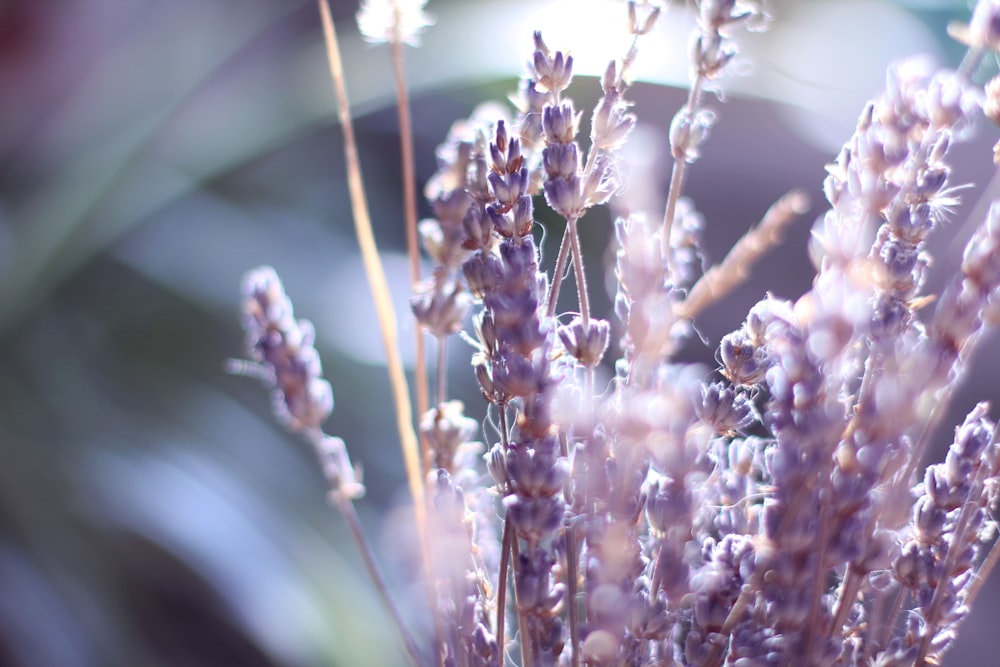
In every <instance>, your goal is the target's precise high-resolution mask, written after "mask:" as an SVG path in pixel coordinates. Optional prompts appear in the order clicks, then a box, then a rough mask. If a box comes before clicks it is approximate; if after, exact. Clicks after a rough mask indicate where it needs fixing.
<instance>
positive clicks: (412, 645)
mask: <svg viewBox="0 0 1000 667" xmlns="http://www.w3.org/2000/svg"><path fill="white" fill-rule="evenodd" d="M335 498H337V497H336V496H335ZM335 504H336V505H337V509H338V510H340V514H341V515H342V516H343V517H344V520H345V521H346V522H347V526H348V528H350V529H351V536H352V537H353V538H354V542H355V543H356V544H357V546H358V551H360V552H361V558H362V560H363V561H364V562H365V567H366V568H367V569H368V575H369V576H370V577H371V578H372V581H373V582H374V584H375V589H376V590H377V591H378V592H379V596H380V597H381V598H382V602H383V604H385V606H386V608H387V609H388V610H389V614H390V615H391V616H392V620H393V621H394V622H395V623H396V627H397V628H398V629H399V634H400V636H401V637H402V640H403V645H404V646H405V647H406V652H407V653H408V654H409V656H410V659H411V660H412V661H413V664H414V665H418V666H419V665H421V664H423V663H422V661H421V660H420V649H419V648H417V643H416V641H415V640H414V638H413V634H412V633H411V632H410V630H409V628H408V627H407V625H406V622H405V621H404V620H403V614H402V612H401V611H400V610H399V607H398V606H397V605H396V602H395V600H393V598H392V595H391V594H390V593H389V584H388V583H387V582H386V579H385V576H384V575H383V574H382V570H381V568H379V566H378V562H377V561H376V560H375V553H374V551H372V547H371V544H370V543H369V542H368V538H367V537H365V533H364V530H362V528H361V520H360V519H359V518H358V513H357V511H356V510H355V509H354V503H352V502H351V501H350V500H349V499H347V498H345V497H339V498H337V500H336V503H335Z"/></svg>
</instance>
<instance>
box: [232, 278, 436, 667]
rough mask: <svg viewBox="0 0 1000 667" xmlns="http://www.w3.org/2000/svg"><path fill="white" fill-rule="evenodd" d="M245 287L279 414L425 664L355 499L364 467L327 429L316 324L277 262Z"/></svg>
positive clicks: (250, 330) (410, 647)
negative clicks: (297, 307)
mask: <svg viewBox="0 0 1000 667" xmlns="http://www.w3.org/2000/svg"><path fill="white" fill-rule="evenodd" d="M242 287H243V297H244V298H243V329H244V331H245V332H246V336H247V351H248V353H249V354H250V356H251V358H252V359H253V361H254V362H255V363H257V364H259V367H260V371H259V372H257V373H256V374H257V375H258V376H260V377H261V378H262V379H263V380H264V381H265V383H266V384H267V385H269V388H270V389H271V392H272V396H273V399H274V400H273V408H274V412H275V417H276V418H277V419H278V421H279V422H280V423H282V424H283V425H284V426H285V427H286V428H288V429H289V430H290V431H292V432H295V433H301V434H303V435H304V436H305V437H306V439H307V440H309V442H310V443H311V444H312V446H313V449H314V450H315V452H316V457H317V459H318V460H319V462H320V467H321V469H322V471H323V474H324V476H325V477H326V479H327V482H328V483H329V485H330V500H331V502H332V503H333V504H334V506H335V507H336V508H337V510H338V511H339V512H340V514H341V516H343V517H344V520H345V522H346V523H347V525H348V527H349V528H350V530H351V535H352V537H353V538H354V541H355V543H356V544H357V547H358V550H359V551H360V552H361V556H362V559H363V560H364V563H365V567H366V568H367V569H368V573H369V575H370V576H371V578H372V583H373V584H374V585H375V589H376V590H377V591H378V593H379V596H380V597H381V598H382V602H383V603H384V604H385V606H386V608H387V609H388V611H389V613H390V615H391V616H392V618H393V621H394V622H395V624H396V626H397V629H398V631H399V633H400V636H401V638H402V640H403V645H404V647H405V648H406V651H407V653H408V654H409V657H410V659H411V660H412V662H413V664H414V665H415V666H416V667H420V665H422V664H423V659H422V657H421V652H420V649H419V648H418V645H417V642H416V640H415V639H414V637H413V634H412V633H411V632H410V629H409V627H408V626H407V624H406V621H405V620H404V618H403V614H402V612H401V611H400V609H399V607H398V606H397V605H396V602H395V600H394V599H393V597H392V595H391V593H390V592H389V585H388V582H387V581H386V579H385V576H384V575H383V574H382V571H381V568H379V566H378V562H377V561H376V559H375V552H374V550H373V549H372V547H371V544H370V543H369V542H368V538H367V537H365V534H364V531H363V530H362V528H361V522H360V520H359V519H358V515H357V512H356V510H355V509H354V500H355V499H357V498H360V497H361V496H362V495H364V491H365V488H364V486H363V485H362V484H361V475H360V472H359V471H358V470H357V469H356V468H355V467H354V466H352V465H351V460H350V457H349V456H348V453H347V448H346V447H345V445H344V441H343V440H341V439H340V438H334V437H331V436H328V435H326V434H324V433H323V430H322V427H321V424H322V422H323V421H325V420H326V418H327V417H329V415H330V413H331V412H332V410H333V390H332V388H331V387H330V383H329V382H327V381H326V380H325V379H323V377H322V366H321V363H320V359H319V354H318V353H317V352H316V349H315V348H314V347H313V337H314V335H315V329H314V328H313V325H312V323H311V322H310V321H309V320H296V319H295V316H294V311H293V307H292V302H291V300H290V299H289V298H288V296H287V295H286V294H285V290H284V287H283V286H282V284H281V280H280V278H278V274H277V272H275V270H274V269H273V268H271V267H269V266H264V267H260V268H258V269H255V270H253V271H250V272H248V273H247V274H246V275H245V276H244V278H243V285H242Z"/></svg>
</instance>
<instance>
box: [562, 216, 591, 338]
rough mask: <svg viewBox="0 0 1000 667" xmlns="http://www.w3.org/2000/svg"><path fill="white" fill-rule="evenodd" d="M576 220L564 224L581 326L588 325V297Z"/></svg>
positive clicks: (572, 219)
mask: <svg viewBox="0 0 1000 667" xmlns="http://www.w3.org/2000/svg"><path fill="white" fill-rule="evenodd" d="M576 222H577V219H576V218H570V219H569V220H568V221H567V223H566V228H567V230H568V234H569V242H570V250H571V253H572V255H573V271H574V272H575V276H576V296H577V299H578V300H579V302H580V319H581V320H583V326H584V328H586V327H587V326H589V325H590V297H589V296H588V295H587V274H586V272H585V271H584V267H583V250H582V249H581V248H580V233H579V231H578V230H577V224H576Z"/></svg>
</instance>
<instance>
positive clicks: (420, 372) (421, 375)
mask: <svg viewBox="0 0 1000 667" xmlns="http://www.w3.org/2000/svg"><path fill="white" fill-rule="evenodd" d="M395 12H396V22H397V24H398V23H399V8H398V6H397V7H396V9H395ZM390 50H391V53H392V58H391V60H392V74H393V79H394V80H395V83H396V115H397V119H398V122H399V150H400V159H401V161H402V167H403V215H404V219H405V222H406V252H407V254H408V255H409V258H410V282H411V283H412V286H413V287H416V285H417V283H419V282H420V248H419V246H418V245H417V176H416V168H415V167H414V164H415V159H414V156H413V122H412V116H411V113H410V96H409V92H408V91H407V88H406V74H405V70H404V67H403V43H402V42H401V41H399V40H398V39H394V40H392V41H391V42H390ZM413 333H414V341H415V343H416V359H415V361H414V366H415V368H414V384H416V396H417V414H418V415H423V414H424V413H425V412H427V410H428V409H429V408H430V404H429V398H428V397H429V395H430V392H429V391H428V388H427V384H428V382H427V352H426V344H425V340H424V333H423V331H421V329H420V327H418V326H417V327H414V328H413ZM420 454H421V456H420V460H421V462H422V463H423V462H426V461H427V460H428V457H427V443H426V442H424V441H423V439H421V440H420ZM426 472H427V471H426V470H422V473H424V474H426Z"/></svg>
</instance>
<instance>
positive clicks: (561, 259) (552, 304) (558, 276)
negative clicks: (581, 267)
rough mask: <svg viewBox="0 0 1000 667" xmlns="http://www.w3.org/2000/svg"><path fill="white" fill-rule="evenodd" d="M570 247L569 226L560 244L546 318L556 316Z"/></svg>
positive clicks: (550, 287) (547, 302) (546, 305)
mask: <svg viewBox="0 0 1000 667" xmlns="http://www.w3.org/2000/svg"><path fill="white" fill-rule="evenodd" d="M570 245H571V244H570V240H569V225H568V224H567V225H566V229H565V230H564V231H563V237H562V241H560V243H559V256H558V257H556V265H555V268H554V269H552V284H551V285H549V294H548V297H547V299H546V303H545V316H546V317H552V316H553V315H555V314H556V302H557V301H558V300H559V288H560V287H562V282H563V275H564V274H565V273H566V262H567V260H568V259H569V249H570Z"/></svg>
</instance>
